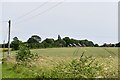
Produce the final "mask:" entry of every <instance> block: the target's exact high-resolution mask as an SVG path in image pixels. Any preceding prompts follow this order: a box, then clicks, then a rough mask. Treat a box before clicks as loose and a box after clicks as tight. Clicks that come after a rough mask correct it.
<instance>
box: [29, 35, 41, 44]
mask: <svg viewBox="0 0 120 80" xmlns="http://www.w3.org/2000/svg"><path fill="white" fill-rule="evenodd" d="M31 38H33V39H35V40H36V41H37V42H39V43H40V41H41V37H39V36H38V35H33V36H32V37H31Z"/></svg>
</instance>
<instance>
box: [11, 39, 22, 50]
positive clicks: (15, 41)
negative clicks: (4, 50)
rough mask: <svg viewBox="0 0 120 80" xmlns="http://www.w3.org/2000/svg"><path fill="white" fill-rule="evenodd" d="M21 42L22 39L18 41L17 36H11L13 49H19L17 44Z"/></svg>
mask: <svg viewBox="0 0 120 80" xmlns="http://www.w3.org/2000/svg"><path fill="white" fill-rule="evenodd" d="M21 43H22V41H20V40H19V39H18V38H17V37H14V38H13V41H12V42H11V47H12V49H13V50H18V49H19V45H20V44H21Z"/></svg>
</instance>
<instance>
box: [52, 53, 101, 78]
mask: <svg viewBox="0 0 120 80" xmlns="http://www.w3.org/2000/svg"><path fill="white" fill-rule="evenodd" d="M101 71H102V65H100V64H99V63H98V62H95V59H94V58H93V57H92V56H89V57H87V56H83V54H82V55H81V57H80V59H79V60H78V59H73V60H72V61H71V62H70V63H69V64H68V65H66V64H64V65H62V64H59V65H58V66H57V67H55V69H54V70H53V72H55V73H56V74H57V75H56V76H59V77H60V78H63V77H65V78H67V77H72V78H95V77H97V76H101V75H100V73H101ZM56 76H55V77H56Z"/></svg>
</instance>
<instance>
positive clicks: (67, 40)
mask: <svg viewBox="0 0 120 80" xmlns="http://www.w3.org/2000/svg"><path fill="white" fill-rule="evenodd" d="M63 40H64V41H65V42H66V45H65V46H66V47H67V46H68V45H69V44H70V38H69V37H65V38H63Z"/></svg>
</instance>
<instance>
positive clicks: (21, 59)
mask: <svg viewBox="0 0 120 80" xmlns="http://www.w3.org/2000/svg"><path fill="white" fill-rule="evenodd" d="M37 57H38V55H37V54H35V53H31V51H30V49H29V48H28V46H27V45H24V44H21V45H20V46H19V50H18V52H17V55H16V61H17V64H25V65H26V64H29V63H30V62H31V60H35V59H36V58H37Z"/></svg>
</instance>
